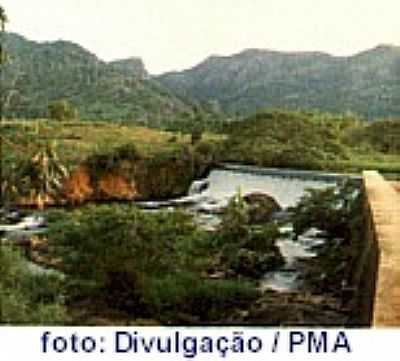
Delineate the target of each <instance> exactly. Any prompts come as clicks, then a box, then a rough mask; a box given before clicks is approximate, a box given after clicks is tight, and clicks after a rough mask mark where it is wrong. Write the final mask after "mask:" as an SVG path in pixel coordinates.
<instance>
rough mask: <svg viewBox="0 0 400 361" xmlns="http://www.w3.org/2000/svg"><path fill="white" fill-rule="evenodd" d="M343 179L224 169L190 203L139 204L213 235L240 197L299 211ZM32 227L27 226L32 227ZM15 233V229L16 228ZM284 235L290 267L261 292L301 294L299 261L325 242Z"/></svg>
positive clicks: (314, 234) (199, 185) (196, 189)
mask: <svg viewBox="0 0 400 361" xmlns="http://www.w3.org/2000/svg"><path fill="white" fill-rule="evenodd" d="M343 179H344V177H343V176H341V175H335V174H327V173H319V172H309V171H292V170H276V169H266V168H256V167H249V166H233V165H232V166H231V165H226V166H225V169H215V170H213V171H211V173H210V174H209V176H208V177H207V178H206V179H203V180H201V181H196V182H194V183H193V185H192V187H191V189H190V191H189V194H188V195H187V196H185V197H182V198H178V199H173V200H167V201H161V202H155V201H151V202H137V203H136V204H137V205H138V206H139V207H142V208H144V209H154V210H156V209H160V208H171V209H173V208H175V207H177V206H181V207H184V208H185V209H187V210H188V211H189V212H192V213H193V214H194V216H195V220H196V221H197V222H198V224H199V225H201V226H202V227H203V228H205V229H209V230H213V229H215V227H216V226H217V225H218V223H219V221H220V213H221V212H222V210H223V208H224V207H225V206H226V205H227V203H228V201H229V199H230V198H231V197H233V196H234V195H235V194H237V193H238V192H240V194H242V195H245V194H247V193H251V192H263V193H267V194H269V195H270V196H272V197H274V198H275V199H276V200H277V201H278V203H279V204H280V205H281V207H282V208H283V209H286V208H288V207H291V206H294V205H296V203H297V202H298V201H299V199H300V198H301V197H302V196H303V195H304V194H305V193H306V190H307V189H308V188H319V189H321V188H325V187H329V186H335V185H336V184H337V182H340V181H342V180H343ZM37 221H38V219H37V218H32V217H30V218H29V217H28V218H25V219H24V220H23V221H22V222H25V223H24V224H23V227H22V228H23V229H21V231H23V232H29V229H30V227H29V222H31V223H32V227H31V228H32V231H33V232H34V231H35V222H37ZM27 223H28V224H27ZM13 227H14V228H16V229H14V230H13V229H12V228H13ZM18 228H19V227H18V225H15V226H12V227H11V228H10V226H2V225H0V230H3V231H11V232H13V231H14V232H18ZM281 232H282V233H283V234H284V236H282V237H281V238H279V239H278V240H277V246H278V247H279V248H280V251H281V253H282V255H283V256H284V258H285V260H286V264H285V266H283V267H282V268H280V269H279V270H277V271H275V272H269V273H267V274H266V275H265V277H264V278H263V279H262V280H261V283H260V288H261V289H263V290H266V289H272V290H276V291H293V290H296V289H298V288H299V287H300V286H301V284H300V282H299V269H298V267H297V266H296V261H297V260H298V259H301V258H307V257H313V256H315V254H314V253H313V251H312V248H313V247H314V246H315V245H318V244H320V243H321V242H323V241H324V240H323V238H320V237H319V234H318V231H317V230H314V229H312V230H310V231H309V232H307V234H304V235H303V236H301V237H299V239H298V240H297V241H293V239H292V237H291V226H290V224H287V225H286V226H285V227H282V228H281Z"/></svg>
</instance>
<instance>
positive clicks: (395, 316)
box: [363, 171, 400, 327]
mask: <svg viewBox="0 0 400 361" xmlns="http://www.w3.org/2000/svg"><path fill="white" fill-rule="evenodd" d="M363 176H364V188H365V192H366V197H367V202H368V206H369V213H370V217H371V219H370V221H372V225H373V227H372V229H373V233H374V234H373V237H374V241H375V243H376V246H377V248H378V255H379V256H378V257H379V258H378V269H377V272H376V275H377V278H376V284H375V297H374V305H373V315H372V326H373V327H391V326H397V327H400V194H399V193H398V192H396V190H395V188H394V187H393V185H392V184H390V183H389V182H387V181H385V180H384V178H383V177H382V176H381V175H380V174H379V173H378V172H375V171H365V172H364V173H363Z"/></svg>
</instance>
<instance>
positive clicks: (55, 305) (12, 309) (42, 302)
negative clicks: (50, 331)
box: [0, 246, 67, 325]
mask: <svg viewBox="0 0 400 361" xmlns="http://www.w3.org/2000/svg"><path fill="white" fill-rule="evenodd" d="M0 265H1V278H0V294H1V300H0V302H1V304H0V309H1V312H0V322H1V323H5V324H14V325H18V324H30V325H39V324H40V325H45V324H46V325H50V324H57V325H61V324H65V322H67V317H66V311H65V307H64V301H63V298H64V296H65V294H64V281H63V280H62V279H61V278H60V277H59V276H57V275H42V274H34V273H32V272H31V271H29V269H28V267H27V262H26V261H25V260H24V258H23V257H22V255H21V254H20V253H19V252H18V251H17V250H14V249H11V248H6V247H4V246H2V247H1V248H0Z"/></svg>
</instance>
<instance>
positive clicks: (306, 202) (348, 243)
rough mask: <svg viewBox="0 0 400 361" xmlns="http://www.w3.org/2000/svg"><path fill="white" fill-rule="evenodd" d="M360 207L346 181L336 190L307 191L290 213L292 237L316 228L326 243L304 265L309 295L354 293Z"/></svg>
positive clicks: (358, 194)
mask: <svg viewBox="0 0 400 361" xmlns="http://www.w3.org/2000/svg"><path fill="white" fill-rule="evenodd" d="M362 207H363V204H362V197H361V192H360V190H359V184H355V183H352V182H351V181H347V182H345V183H343V184H341V185H340V186H339V187H338V188H336V189H335V188H327V189H323V190H315V189H314V190H309V192H308V194H306V195H305V196H303V198H302V199H301V200H300V202H299V203H298V204H297V205H296V206H295V207H293V208H292V209H291V211H292V213H293V217H292V223H293V228H294V232H295V234H296V235H300V234H303V233H304V232H306V231H307V230H308V229H310V228H317V229H318V230H320V231H322V232H323V233H324V238H325V239H326V240H325V242H324V243H323V244H322V245H321V246H317V247H316V249H315V251H316V252H317V255H318V257H316V258H313V259H311V260H308V261H307V262H305V268H306V272H305V281H306V282H307V284H308V286H309V287H311V289H312V290H313V292H315V293H332V294H334V295H336V296H337V297H342V296H343V293H342V292H343V291H344V290H346V289H351V288H352V287H353V288H354V289H357V284H354V280H355V277H354V274H355V270H356V268H357V262H359V257H360V254H361V250H362V247H365V243H364V242H365V239H364V237H363V234H364V233H363V227H364V224H363V211H362ZM321 274H322V276H321ZM354 289H353V291H354ZM348 296H349V295H348ZM350 300H351V297H347V299H346V300H343V301H346V302H349V301H350Z"/></svg>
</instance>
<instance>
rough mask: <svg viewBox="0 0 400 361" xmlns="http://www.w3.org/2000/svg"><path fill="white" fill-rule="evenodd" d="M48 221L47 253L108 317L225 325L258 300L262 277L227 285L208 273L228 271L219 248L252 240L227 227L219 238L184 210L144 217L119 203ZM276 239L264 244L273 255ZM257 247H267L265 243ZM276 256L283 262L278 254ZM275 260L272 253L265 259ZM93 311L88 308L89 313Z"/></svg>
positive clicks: (77, 295)
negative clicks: (234, 234) (257, 281)
mask: <svg viewBox="0 0 400 361" xmlns="http://www.w3.org/2000/svg"><path fill="white" fill-rule="evenodd" d="M229 212H232V211H229ZM48 219H49V222H50V223H51V224H52V226H51V229H50V232H49V237H50V241H49V249H51V250H52V251H51V252H52V253H53V255H54V256H56V257H59V256H60V257H61V258H62V260H63V262H62V263H63V269H64V270H65V272H66V273H67V274H68V275H69V277H70V281H71V282H73V283H79V284H81V285H85V290H86V291H85V294H86V295H87V296H86V297H87V298H88V299H89V300H96V302H95V304H96V305H97V306H96V307H99V305H102V306H100V307H103V311H102V312H103V317H107V312H108V313H112V312H115V311H118V312H120V313H122V314H124V315H125V316H124V317H125V318H126V319H127V320H129V319H130V320H135V319H141V318H149V317H150V318H153V319H156V320H157V321H158V322H162V323H182V322H183V323H189V324H192V323H199V322H217V321H219V322H226V321H227V320H229V318H230V317H231V316H232V315H233V314H234V313H235V312H236V311H238V310H239V309H241V308H242V307H245V306H246V305H248V304H249V303H251V302H253V301H254V300H255V299H256V298H257V297H258V296H259V291H258V290H257V289H256V284H255V283H254V281H252V280H254V279H255V278H257V277H259V276H260V275H261V274H260V273H257V274H242V275H240V274H239V272H238V274H237V275H233V274H232V275H231V277H229V278H222V279H212V278H208V277H207V276H206V274H205V271H206V270H207V269H209V270H210V272H214V270H213V267H215V265H216V264H217V263H218V264H219V267H222V264H221V262H225V267H227V266H226V264H227V260H225V258H226V255H227V253H226V252H223V253H224V254H225V256H224V257H225V258H224V257H222V258H221V259H219V258H218V254H219V249H220V245H221V244H223V245H224V247H225V249H226V250H228V249H229V248H230V247H231V246H232V247H234V245H235V244H236V247H234V249H235V250H238V249H240V248H241V247H240V246H239V245H240V244H243V242H248V241H249V240H250V239H251V237H246V238H245V240H243V239H238V238H233V237H232V234H231V233H229V232H228V233H227V232H226V231H224V229H225V226H224V225H222V229H221V230H220V232H221V233H219V232H217V234H209V233H207V232H204V231H201V230H199V229H198V228H197V227H196V226H195V225H194V224H193V222H192V220H191V217H190V216H188V215H187V214H185V213H181V212H179V211H175V212H156V213H146V212H143V211H140V210H138V209H136V208H135V207H132V206H116V205H114V206H110V205H102V206H88V207H84V208H80V209H76V210H74V211H72V212H68V213H66V212H64V211H51V212H49V213H48ZM228 234H230V236H229V237H228V236H227V235H228ZM274 240H275V238H274V237H272V236H271V237H270V239H264V243H265V244H267V245H268V247H267V248H268V250H271V249H272V248H273V243H274ZM249 247H250V246H249ZM251 247H252V249H257V250H258V249H263V251H264V250H265V248H266V246H265V245H263V246H261V243H260V244H259V245H256V244H255V243H254V244H252V246H251ZM105 249H106V250H107V251H106V252H105V251H104V250H105ZM234 253H235V252H232V251H231V252H230V259H229V261H230V262H234V259H235V255H234ZM239 254H240V252H239ZM276 257H280V255H279V252H276ZM221 260H222V261H221ZM272 260H273V257H272V256H271V255H269V258H268V259H267V258H264V260H263V261H264V264H265V263H266V262H268V261H269V262H272ZM228 266H231V265H230V264H229V265H228ZM275 266H276V262H275V263H274V264H273V263H270V264H269V265H268V267H269V269H273V268H274V267H275ZM247 267H248V268H250V265H248V266H247ZM243 276H247V277H245V278H243ZM79 302H82V292H80V291H79V292H73V293H72V294H71V295H70V299H69V303H70V305H71V306H70V309H71V310H72V313H73V310H74V307H75V305H77V304H79ZM88 303H89V304H90V302H88ZM91 311H92V312H93V310H91V309H90V307H89V310H88V312H89V314H90V312H91ZM85 317H88V314H86V315H85ZM77 321H79V322H88V320H87V319H86V320H77Z"/></svg>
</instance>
